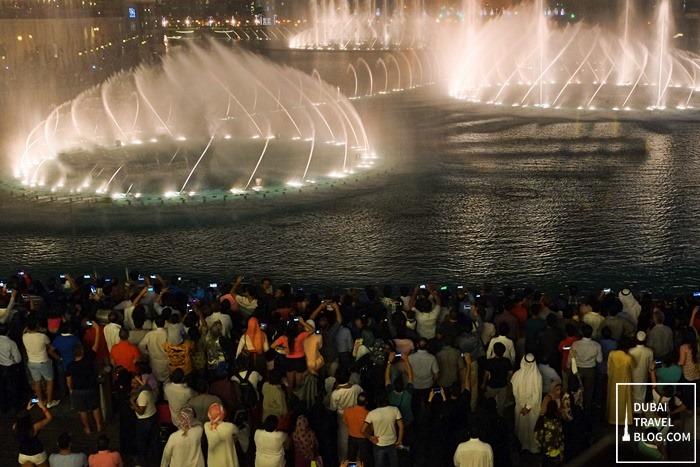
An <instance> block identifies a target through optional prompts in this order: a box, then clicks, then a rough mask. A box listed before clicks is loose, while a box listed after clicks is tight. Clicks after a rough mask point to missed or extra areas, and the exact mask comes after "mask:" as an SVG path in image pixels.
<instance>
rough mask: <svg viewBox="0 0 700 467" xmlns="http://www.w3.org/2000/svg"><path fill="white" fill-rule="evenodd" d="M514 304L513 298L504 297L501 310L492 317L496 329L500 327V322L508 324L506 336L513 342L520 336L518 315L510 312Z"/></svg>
mask: <svg viewBox="0 0 700 467" xmlns="http://www.w3.org/2000/svg"><path fill="white" fill-rule="evenodd" d="M514 306H515V302H514V301H513V299H511V298H509V299H506V300H505V301H504V302H503V310H502V311H501V312H500V313H497V314H496V316H494V317H493V324H494V326H496V328H497V329H500V327H501V324H502V323H503V324H507V325H508V334H507V337H508V339H510V340H511V341H512V342H513V343H516V342H518V339H519V338H520V330H521V326H520V321H519V320H518V317H517V316H515V315H514V314H513V313H512V310H513V307H514Z"/></svg>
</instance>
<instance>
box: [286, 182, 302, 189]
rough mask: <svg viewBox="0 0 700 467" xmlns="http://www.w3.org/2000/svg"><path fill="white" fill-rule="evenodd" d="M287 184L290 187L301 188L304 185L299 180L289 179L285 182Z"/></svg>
mask: <svg viewBox="0 0 700 467" xmlns="http://www.w3.org/2000/svg"><path fill="white" fill-rule="evenodd" d="M287 186H289V187H292V188H301V187H303V186H304V184H303V183H302V182H300V181H299V180H290V181H288V182H287Z"/></svg>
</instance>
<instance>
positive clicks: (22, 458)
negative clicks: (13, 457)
mask: <svg viewBox="0 0 700 467" xmlns="http://www.w3.org/2000/svg"><path fill="white" fill-rule="evenodd" d="M36 405H37V407H39V408H40V409H41V410H42V411H43V412H44V418H42V419H41V420H38V421H36V422H32V416H31V412H30V411H31V410H32V407H34V403H32V402H31V401H30V402H29V403H28V404H27V408H26V409H23V410H20V411H19V412H18V413H17V420H16V422H15V424H14V425H12V431H13V432H14V434H15V436H16V437H17V441H18V443H19V457H18V459H17V461H18V462H19V463H20V465H22V467H48V465H49V464H48V456H47V455H46V451H45V450H44V445H43V444H42V443H41V440H40V439H39V432H40V431H41V430H42V429H43V428H44V427H46V425H48V424H49V423H51V420H53V416H52V415H51V412H49V409H48V408H47V407H46V406H45V405H44V402H43V401H42V400H41V399H39V401H38V402H37V403H36Z"/></svg>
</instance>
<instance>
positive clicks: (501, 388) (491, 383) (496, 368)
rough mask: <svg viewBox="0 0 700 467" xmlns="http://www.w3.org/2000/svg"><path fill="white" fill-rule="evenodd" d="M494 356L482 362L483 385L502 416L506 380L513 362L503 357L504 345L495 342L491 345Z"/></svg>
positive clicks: (506, 389) (487, 395) (510, 374)
mask: <svg viewBox="0 0 700 467" xmlns="http://www.w3.org/2000/svg"><path fill="white" fill-rule="evenodd" d="M493 351H494V357H493V358H488V359H487V360H486V362H484V383H483V385H484V387H485V389H486V397H493V398H494V400H495V401H496V411H497V412H498V415H500V416H501V417H502V416H503V410H504V409H505V406H506V398H507V396H508V382H509V381H510V378H511V376H512V375H513V364H512V363H511V361H510V359H508V358H506V357H505V351H506V346H505V345H503V343H502V342H497V343H496V344H495V345H494V346H493Z"/></svg>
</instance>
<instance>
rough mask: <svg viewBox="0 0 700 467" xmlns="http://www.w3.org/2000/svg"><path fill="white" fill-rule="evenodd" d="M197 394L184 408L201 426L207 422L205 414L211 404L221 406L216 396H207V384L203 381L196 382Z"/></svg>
mask: <svg viewBox="0 0 700 467" xmlns="http://www.w3.org/2000/svg"><path fill="white" fill-rule="evenodd" d="M195 384H196V388H197V394H196V395H195V396H193V397H192V398H191V399H190V400H189V401H187V404H185V407H189V408H190V409H192V411H193V412H194V414H195V417H197V421H198V422H199V423H201V424H202V425H203V424H204V423H206V421H207V420H208V418H207V412H208V410H209V407H211V406H212V405H213V404H219V405H221V399H219V397H218V396H214V395H212V394H209V382H207V380H205V379H200V380H197V381H196V383H195Z"/></svg>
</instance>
